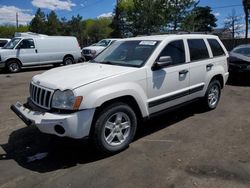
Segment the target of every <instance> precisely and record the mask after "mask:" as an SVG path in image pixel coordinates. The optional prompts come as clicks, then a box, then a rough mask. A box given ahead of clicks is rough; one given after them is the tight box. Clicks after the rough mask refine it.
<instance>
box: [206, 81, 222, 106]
mask: <svg viewBox="0 0 250 188" xmlns="http://www.w3.org/2000/svg"><path fill="white" fill-rule="evenodd" d="M218 98H219V88H218V86H216V85H215V86H213V87H212V88H211V89H210V91H209V94H208V103H209V105H211V106H214V105H216V103H217V101H218Z"/></svg>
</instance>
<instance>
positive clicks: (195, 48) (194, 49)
mask: <svg viewBox="0 0 250 188" xmlns="http://www.w3.org/2000/svg"><path fill="white" fill-rule="evenodd" d="M188 46H189V51H190V59H191V61H197V60H202V59H207V58H209V54H208V50H207V46H206V44H205V41H204V40H203V39H188Z"/></svg>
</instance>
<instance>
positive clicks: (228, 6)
mask: <svg viewBox="0 0 250 188" xmlns="http://www.w3.org/2000/svg"><path fill="white" fill-rule="evenodd" d="M231 7H242V5H227V6H220V7H212V9H223V8H231Z"/></svg>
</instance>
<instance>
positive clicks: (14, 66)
mask: <svg viewBox="0 0 250 188" xmlns="http://www.w3.org/2000/svg"><path fill="white" fill-rule="evenodd" d="M6 68H7V70H8V71H9V72H11V73H17V72H19V71H20V70H21V66H20V63H19V62H17V61H16V60H10V61H9V62H8V63H7V66H6Z"/></svg>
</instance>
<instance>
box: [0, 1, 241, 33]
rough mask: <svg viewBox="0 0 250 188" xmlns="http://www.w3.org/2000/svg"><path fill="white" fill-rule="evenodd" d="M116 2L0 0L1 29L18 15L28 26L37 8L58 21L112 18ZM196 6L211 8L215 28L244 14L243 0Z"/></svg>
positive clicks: (214, 2) (202, 2)
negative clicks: (231, 17)
mask: <svg viewBox="0 0 250 188" xmlns="http://www.w3.org/2000/svg"><path fill="white" fill-rule="evenodd" d="M115 4H116V0H0V25H3V24H15V20H16V13H17V12H18V16H19V23H20V24H28V23H29V22H30V20H31V19H32V18H33V17H34V14H35V12H36V10H37V8H41V9H42V10H43V11H44V12H45V13H46V14H48V13H49V12H50V11H51V10H54V11H55V12H56V13H57V15H58V17H65V18H67V19H70V18H71V17H72V16H76V15H77V14H79V15H81V16H82V17H83V19H88V18H98V17H105V16H110V15H112V11H113V10H114V7H115ZM198 6H210V7H211V8H212V10H213V13H214V14H215V16H216V18H217V20H218V21H217V27H218V28H221V27H223V25H224V20H225V19H226V17H228V16H229V15H231V14H232V11H234V12H235V14H236V15H238V16H240V17H242V20H241V21H242V23H244V18H243V16H244V12H243V7H242V0H200V3H199V4H198Z"/></svg>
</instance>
